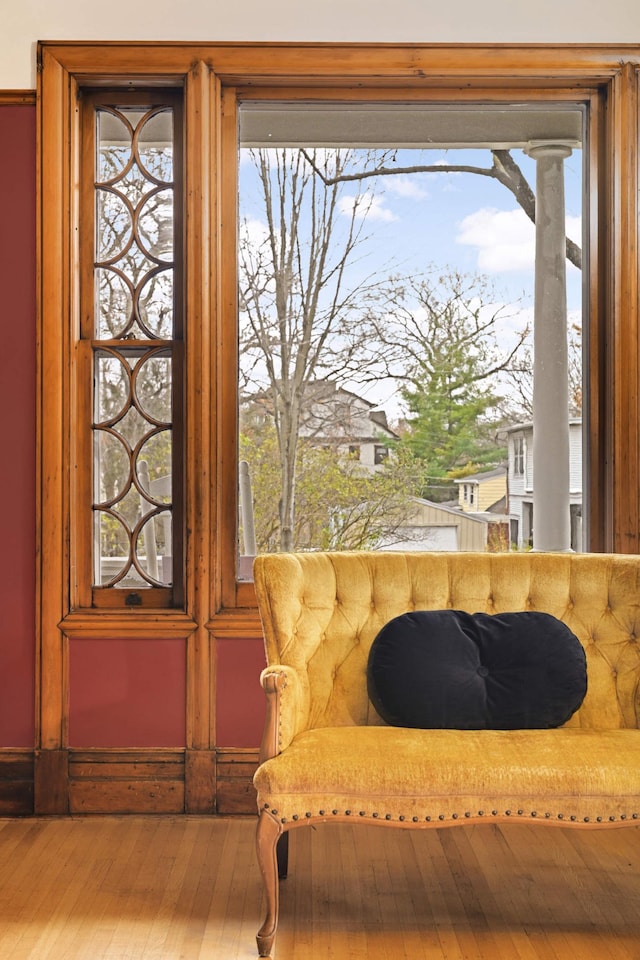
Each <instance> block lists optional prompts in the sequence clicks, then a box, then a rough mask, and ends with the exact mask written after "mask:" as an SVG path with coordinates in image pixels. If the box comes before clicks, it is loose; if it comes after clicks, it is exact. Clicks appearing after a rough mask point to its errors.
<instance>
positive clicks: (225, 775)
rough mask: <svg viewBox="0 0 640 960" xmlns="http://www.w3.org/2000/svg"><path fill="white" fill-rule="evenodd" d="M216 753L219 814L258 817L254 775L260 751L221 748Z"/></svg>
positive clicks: (217, 805)
mask: <svg viewBox="0 0 640 960" xmlns="http://www.w3.org/2000/svg"><path fill="white" fill-rule="evenodd" d="M216 753H217V763H216V810H217V812H218V813H224V814H231V813H233V814H241V813H242V814H253V815H254V816H255V814H256V812H257V810H256V791H255V788H254V786H253V775H254V773H255V771H256V768H257V766H258V750H257V749H255V750H245V749H242V748H239V747H226V748H219V749H218V750H217V751H216Z"/></svg>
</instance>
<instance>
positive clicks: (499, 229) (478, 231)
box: [456, 207, 536, 273]
mask: <svg viewBox="0 0 640 960" xmlns="http://www.w3.org/2000/svg"><path fill="white" fill-rule="evenodd" d="M456 241H457V243H461V244H465V245H467V246H471V247H476V249H477V251H478V269H480V270H486V271H487V272H488V273H503V272H504V271H507V270H526V269H528V268H532V267H533V264H534V261H535V253H536V234H535V227H534V226H533V224H532V223H531V221H530V220H529V218H528V217H527V215H526V214H525V212H524V211H523V210H495V209H493V208H491V207H483V208H482V209H481V210H476V211H475V212H474V213H470V214H469V216H468V217H465V218H464V220H463V221H462V223H461V224H460V230H459V232H458V235H457V237H456Z"/></svg>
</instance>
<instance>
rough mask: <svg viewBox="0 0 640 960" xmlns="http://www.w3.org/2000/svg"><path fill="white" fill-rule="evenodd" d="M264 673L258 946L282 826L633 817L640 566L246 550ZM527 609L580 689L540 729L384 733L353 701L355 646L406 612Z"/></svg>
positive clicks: (586, 559)
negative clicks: (579, 668)
mask: <svg viewBox="0 0 640 960" xmlns="http://www.w3.org/2000/svg"><path fill="white" fill-rule="evenodd" d="M254 578H255V586H256V593H257V597H258V604H259V609H260V615H261V618H262V624H263V629H264V637H265V647H266V654H267V663H268V666H267V667H266V669H265V670H264V672H263V674H262V678H261V680H262V685H263V688H264V690H265V693H266V696H267V718H266V725H265V733H264V737H263V742H262V748H261V763H260V766H259V768H258V770H257V771H256V774H255V778H254V782H255V786H256V789H257V794H258V811H259V819H258V831H257V849H258V860H259V863H260V869H261V871H262V875H263V879H264V884H265V890H266V895H267V913H266V918H265V921H264V923H263V925H262V927H261V929H260V931H259V933H258V936H257V941H258V950H259V953H260V956H261V957H267V956H269V954H270V953H271V950H272V946H273V941H274V938H275V933H276V926H277V922H278V877H279V876H283V875H286V853H287V850H286V847H287V840H288V836H289V831H290V830H292V829H293V828H297V827H301V826H304V825H308V824H316V823H318V822H320V821H326V820H349V821H355V822H365V823H380V824H386V825H389V826H403V827H414V828H418V827H420V828H425V827H444V826H453V825H459V824H465V823H477V822H486V821H490V822H509V821H512V820H516V819H525V818H526V819H527V820H531V819H532V818H535V821H536V822H540V823H544V824H555V825H560V826H580V827H585V826H587V827H594V826H621V825H625V824H635V823H640V732H639V731H638V727H639V718H640V643H639V641H640V557H635V556H621V555H606V554H537V553H508V554H488V553H482V554H480V553H478V554H473V553H387V552H377V553H373V552H372V553H367V552H358V553H333V554H332V553H324V554H323V553H309V554H280V555H269V556H259V557H257V558H256V561H255V566H254ZM444 608H452V609H458V610H464V611H467V612H469V613H474V612H484V613H504V612H515V611H522V610H536V611H543V612H546V613H550V614H552V615H553V616H555V617H557V618H559V619H560V620H563V621H564V622H565V623H566V624H567V626H568V627H569V628H570V629H571V630H572V631H573V632H574V633H575V634H576V635H577V637H578V638H579V639H580V641H581V642H582V644H583V646H584V648H585V651H586V659H587V676H588V688H587V694H586V697H585V699H584V701H583V704H582V706H581V707H580V709H579V710H578V711H577V713H575V714H574V715H573V717H571V719H570V720H569V722H568V723H567V724H566V725H565V726H563V727H560V728H557V729H546V730H508V731H507V730H478V731H476V730H464V731H463V730H416V729H405V728H397V727H390V726H386V725H385V724H384V723H383V721H382V720H381V719H380V717H379V716H378V715H377V714H376V712H375V710H374V708H373V706H372V705H371V703H370V701H369V699H368V696H367V680H366V668H367V657H368V653H369V648H370V646H371V643H372V641H373V639H374V638H375V636H376V634H377V633H378V631H379V630H380V628H381V627H382V626H383V624H385V623H386V622H387V621H388V620H390V619H391V618H392V617H395V616H398V615H399V614H401V613H405V612H407V611H411V610H429V609H432V610H434V609H444Z"/></svg>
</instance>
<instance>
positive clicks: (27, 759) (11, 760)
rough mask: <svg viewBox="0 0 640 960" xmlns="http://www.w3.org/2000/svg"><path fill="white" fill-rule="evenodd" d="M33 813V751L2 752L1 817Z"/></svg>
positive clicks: (0, 766) (0, 777) (0, 776)
mask: <svg viewBox="0 0 640 960" xmlns="http://www.w3.org/2000/svg"><path fill="white" fill-rule="evenodd" d="M31 813H33V751H31V750H10V749H9V750H2V752H0V816H3V817H25V816H28V815H29V814H31Z"/></svg>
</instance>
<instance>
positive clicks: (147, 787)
mask: <svg viewBox="0 0 640 960" xmlns="http://www.w3.org/2000/svg"><path fill="white" fill-rule="evenodd" d="M184 770H185V765H184V751H183V750H164V751H163V750H157V751H156V750H128V751H122V750H95V751H94V750H85V751H71V753H70V755H69V812H70V813H109V814H113V813H183V812H184V796H185V784H184Z"/></svg>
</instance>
